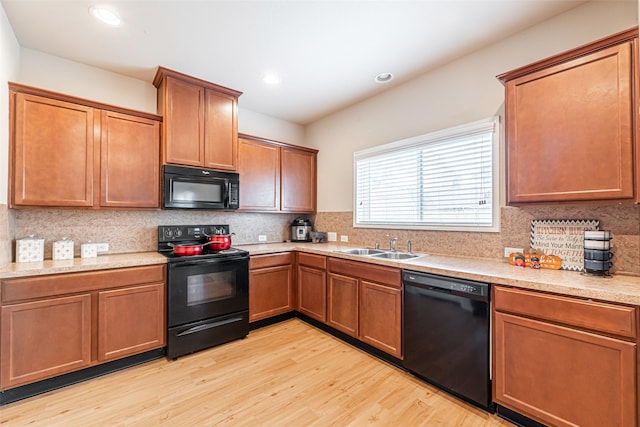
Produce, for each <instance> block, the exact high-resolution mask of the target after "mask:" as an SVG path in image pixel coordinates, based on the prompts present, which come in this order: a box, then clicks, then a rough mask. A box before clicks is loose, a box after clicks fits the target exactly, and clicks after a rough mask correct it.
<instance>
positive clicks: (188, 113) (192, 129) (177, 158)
mask: <svg viewBox="0 0 640 427" xmlns="http://www.w3.org/2000/svg"><path fill="white" fill-rule="evenodd" d="M165 84H166V89H165V97H166V99H165V105H166V110H165V111H164V112H162V111H158V113H160V114H164V115H165V117H166V120H165V121H164V133H163V140H162V146H163V149H164V150H163V160H164V163H175V164H179V165H188V166H204V88H203V87H201V86H198V85H195V84H191V83H188V82H185V81H182V80H178V79H175V78H172V77H167V79H166V82H165ZM158 100H160V94H158Z"/></svg>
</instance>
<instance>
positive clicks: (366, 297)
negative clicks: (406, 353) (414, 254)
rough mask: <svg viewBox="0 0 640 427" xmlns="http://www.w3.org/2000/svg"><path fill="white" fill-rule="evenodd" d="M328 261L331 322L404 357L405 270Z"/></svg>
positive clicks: (340, 328)
mask: <svg viewBox="0 0 640 427" xmlns="http://www.w3.org/2000/svg"><path fill="white" fill-rule="evenodd" d="M327 265H328V266H327V270H328V279H327V282H328V285H327V294H328V310H327V321H326V322H327V324H328V325H329V326H331V327H333V328H335V329H337V330H339V331H342V332H344V333H347V334H349V335H352V336H354V337H356V338H358V339H359V340H361V341H363V342H365V343H367V344H369V345H371V346H373V347H376V348H378V349H380V350H382V351H384V352H386V353H388V354H390V355H392V356H394V357H397V358H399V359H401V358H402V284H401V274H400V272H401V270H400V269H399V268H393V267H385V266H381V265H375V264H369V263H363V262H356V261H349V260H344V259H339V258H329V259H328V262H327Z"/></svg>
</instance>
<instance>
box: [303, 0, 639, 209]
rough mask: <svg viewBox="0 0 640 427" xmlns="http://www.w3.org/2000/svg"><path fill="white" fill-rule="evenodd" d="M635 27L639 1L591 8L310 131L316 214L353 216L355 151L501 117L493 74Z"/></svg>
mask: <svg viewBox="0 0 640 427" xmlns="http://www.w3.org/2000/svg"><path fill="white" fill-rule="evenodd" d="M637 22H638V11H637V2H636V1H635V0H632V1H619V2H618V1H604V2H599V1H593V2H589V3H586V4H585V5H583V6H580V7H578V8H575V9H572V10H570V11H569V12H567V13H565V14H563V15H559V16H557V17H554V18H553V19H551V20H548V21H546V22H544V23H542V24H539V25H537V26H534V27H531V28H529V29H527V30H525V31H523V32H521V33H518V34H516V35H515V36H513V37H510V38H508V39H505V40H503V41H502V42H500V43H497V44H494V45H492V46H489V47H488V48H485V49H483V50H480V51H477V52H475V53H473V54H471V55H468V56H466V57H464V58H461V59H459V60H457V61H454V62H452V63H450V64H447V65H445V66H443V67H441V68H439V69H436V70H433V71H431V72H429V73H427V74H424V75H422V76H420V77H418V78H416V79H414V80H412V81H410V82H408V83H405V84H403V85H401V86H399V87H397V88H393V89H390V90H388V91H387V92H384V93H382V94H380V95H377V96H375V97H373V98H370V99H368V100H365V101H363V102H361V103H359V104H356V105H354V106H352V107H349V108H347V109H344V110H342V111H340V112H337V113H334V114H332V115H330V116H328V117H325V118H323V119H321V120H319V121H316V122H315V123H312V124H310V125H309V126H307V130H306V141H307V145H309V146H311V147H315V148H318V149H320V153H319V156H318V211H320V212H333V211H350V210H352V204H353V201H352V200H353V152H354V151H357V150H360V149H363V148H366V147H372V146H376V145H380V144H384V143H387V142H392V141H397V140H401V139H404V138H408V137H411V136H417V135H421V134H425V133H428V132H431V131H434V130H438V129H444V128H447V127H451V126H455V125H459V124H463V123H467V122H472V121H475V120H479V119H484V118H486V117H490V116H494V115H496V114H500V115H502V114H503V102H504V88H503V86H502V85H501V83H500V82H499V81H498V80H497V79H496V77H495V76H496V75H498V74H501V73H503V72H506V71H509V70H511V69H513V68H517V67H520V66H523V65H526V64H528V63H530V62H533V61H536V60H538V59H542V58H545V57H547V56H550V55H553V54H556V53H559V52H562V51H565V50H568V49H571V48H574V47H577V46H579V45H581V44H585V43H588V42H591V41H593V40H596V39H599V38H602V37H605V36H607V35H609V34H613V33H615V32H617V31H621V30H625V29H627V28H630V27H633V26H634V25H637ZM502 151H503V150H502ZM502 169H504V168H502ZM501 187H504V185H501Z"/></svg>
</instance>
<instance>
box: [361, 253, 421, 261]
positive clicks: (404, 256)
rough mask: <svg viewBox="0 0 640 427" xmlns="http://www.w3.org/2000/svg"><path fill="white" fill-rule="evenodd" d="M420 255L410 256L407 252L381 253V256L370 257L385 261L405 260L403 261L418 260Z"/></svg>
mask: <svg viewBox="0 0 640 427" xmlns="http://www.w3.org/2000/svg"><path fill="white" fill-rule="evenodd" d="M420 256H421V255H416V254H410V253H407V252H383V253H381V254H375V255H372V257H375V258H386V259H396V260H405V259H413V258H418V257H420Z"/></svg>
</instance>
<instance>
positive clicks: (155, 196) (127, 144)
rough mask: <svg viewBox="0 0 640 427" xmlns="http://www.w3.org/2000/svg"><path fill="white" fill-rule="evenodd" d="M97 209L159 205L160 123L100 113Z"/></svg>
mask: <svg viewBox="0 0 640 427" xmlns="http://www.w3.org/2000/svg"><path fill="white" fill-rule="evenodd" d="M101 122H102V123H101V124H102V126H101V129H102V137H101V142H100V151H101V153H100V158H101V162H100V173H101V179H100V183H101V184H100V185H101V186H100V206H107V207H148V208H157V207H159V206H160V165H159V159H160V144H159V141H160V123H159V122H158V121H156V120H149V119H144V118H140V117H134V116H130V115H126V114H120V113H114V112H111V111H103V112H102V121H101Z"/></svg>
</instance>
